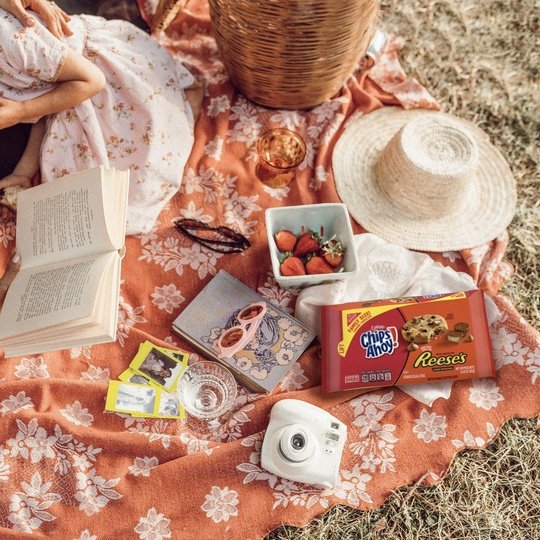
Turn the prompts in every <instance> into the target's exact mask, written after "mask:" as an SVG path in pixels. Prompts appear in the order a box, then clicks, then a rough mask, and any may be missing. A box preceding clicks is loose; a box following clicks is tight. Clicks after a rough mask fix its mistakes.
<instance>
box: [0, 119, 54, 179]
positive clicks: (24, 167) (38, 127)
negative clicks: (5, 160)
mask: <svg viewBox="0 0 540 540" xmlns="http://www.w3.org/2000/svg"><path fill="white" fill-rule="evenodd" d="M44 135H45V118H42V119H41V120H39V121H38V122H37V123H36V124H34V125H33V126H32V130H31V131H30V137H29V138H28V143H27V145H26V149H25V151H24V153H23V155H22V156H21V159H20V160H19V163H17V166H16V167H15V169H14V170H13V172H12V173H11V174H10V175H8V176H6V177H4V178H2V180H0V189H4V188H7V187H9V186H15V185H19V186H24V187H30V186H31V185H32V178H34V176H35V175H36V173H37V172H38V170H39V150H40V148H41V142H42V141H43V136H44Z"/></svg>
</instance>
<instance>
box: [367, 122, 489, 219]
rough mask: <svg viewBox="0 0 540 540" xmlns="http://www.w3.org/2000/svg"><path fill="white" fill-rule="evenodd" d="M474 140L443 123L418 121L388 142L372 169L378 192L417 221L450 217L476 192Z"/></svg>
mask: <svg viewBox="0 0 540 540" xmlns="http://www.w3.org/2000/svg"><path fill="white" fill-rule="evenodd" d="M477 167H478V150H477V147H476V143H475V141H474V139H473V138H472V137H471V136H470V135H469V134H468V133H467V132H466V131H464V130H463V127H462V126H456V125H455V124H454V123H453V122H452V121H450V120H447V119H445V118H434V117H433V115H429V114H428V115H421V116H418V117H417V118H414V119H412V120H410V121H409V122H407V123H406V124H405V125H404V126H403V127H401V129H400V130H399V131H398V132H397V133H396V134H395V135H394V136H393V137H392V139H391V140H390V142H389V143H388V144H387V145H386V147H385V148H384V149H383V151H382V152H381V154H380V156H379V159H378V160H377V163H376V165H375V176H376V180H377V183H378V185H379V187H380V189H381V191H382V192H383V193H384V194H385V195H386V197H387V198H388V199H389V200H390V201H391V202H392V204H393V205H394V206H396V207H397V208H398V209H399V210H400V211H403V212H405V213H407V214H408V215H410V216H413V217H418V218H429V217H433V215H436V214H437V213H438V212H444V213H445V214H447V215H448V214H454V213H456V212H459V210H460V209H461V208H462V207H464V206H466V205H467V203H468V198H469V197H470V196H472V192H474V191H475V186H474V183H475V172H476V170H477Z"/></svg>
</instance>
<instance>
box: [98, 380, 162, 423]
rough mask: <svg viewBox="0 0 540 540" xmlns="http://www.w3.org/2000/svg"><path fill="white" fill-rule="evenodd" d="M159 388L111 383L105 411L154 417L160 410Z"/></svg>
mask: <svg viewBox="0 0 540 540" xmlns="http://www.w3.org/2000/svg"><path fill="white" fill-rule="evenodd" d="M158 392H159V388H153V387H152V386H150V385H148V384H147V385H142V384H133V383H128V382H122V381H109V388H108V390H107V399H106V402H105V410H107V411H114V412H122V413H128V414H132V413H135V414H140V415H144V416H153V415H155V413H156V411H157V410H158V397H159V396H158Z"/></svg>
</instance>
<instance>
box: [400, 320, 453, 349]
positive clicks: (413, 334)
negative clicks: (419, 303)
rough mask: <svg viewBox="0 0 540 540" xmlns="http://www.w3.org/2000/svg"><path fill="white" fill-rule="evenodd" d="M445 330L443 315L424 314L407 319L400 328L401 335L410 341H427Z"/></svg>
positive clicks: (445, 324) (446, 326) (446, 327)
mask: <svg viewBox="0 0 540 540" xmlns="http://www.w3.org/2000/svg"><path fill="white" fill-rule="evenodd" d="M447 330H448V324H447V323H446V319H444V317H441V316H440V315H432V314H426V315H420V316H419V317H413V318H412V319H410V320H408V321H407V322H406V323H405V324H404V325H403V328H402V329H401V335H402V336H403V337H404V338H405V339H406V340H407V341H409V342H411V343H429V342H430V341H431V340H432V339H434V338H436V337H437V336H438V335H439V334H442V333H443V332H446V331H447Z"/></svg>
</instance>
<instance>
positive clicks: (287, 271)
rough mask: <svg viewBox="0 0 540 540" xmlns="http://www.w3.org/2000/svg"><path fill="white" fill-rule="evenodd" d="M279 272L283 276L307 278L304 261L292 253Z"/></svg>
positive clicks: (286, 257)
mask: <svg viewBox="0 0 540 540" xmlns="http://www.w3.org/2000/svg"><path fill="white" fill-rule="evenodd" d="M279 270H280V272H281V275H282V276H305V275H306V269H305V268H304V263H303V262H302V259H299V258H298V257H295V256H294V255H293V254H292V253H288V254H287V255H286V256H285V258H284V259H283V260H282V261H281V264H280V265H279Z"/></svg>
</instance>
